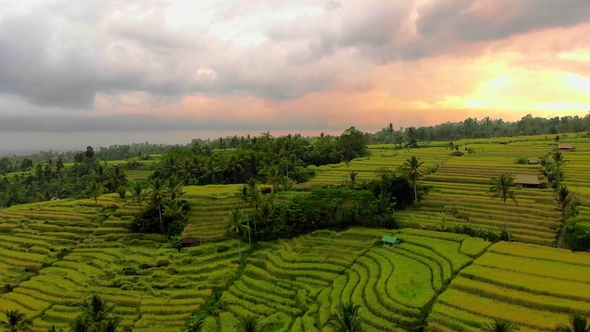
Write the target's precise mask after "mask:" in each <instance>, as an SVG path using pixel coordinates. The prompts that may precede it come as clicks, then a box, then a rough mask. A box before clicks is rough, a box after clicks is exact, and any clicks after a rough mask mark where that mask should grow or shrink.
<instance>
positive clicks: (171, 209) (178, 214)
mask: <svg viewBox="0 0 590 332" xmlns="http://www.w3.org/2000/svg"><path fill="white" fill-rule="evenodd" d="M162 215H163V216H164V217H170V218H172V219H173V220H180V219H183V218H184V211H183V210H182V204H180V202H178V201H177V200H174V199H170V200H168V201H167V202H166V203H165V204H164V212H163V213H162Z"/></svg>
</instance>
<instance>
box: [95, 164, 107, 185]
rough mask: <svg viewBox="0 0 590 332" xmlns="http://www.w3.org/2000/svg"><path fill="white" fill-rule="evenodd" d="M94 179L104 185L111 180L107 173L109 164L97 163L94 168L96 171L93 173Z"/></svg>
mask: <svg viewBox="0 0 590 332" xmlns="http://www.w3.org/2000/svg"><path fill="white" fill-rule="evenodd" d="M92 177H93V179H94V181H96V182H98V183H101V184H102V183H104V182H106V181H107V180H108V179H109V173H108V172H107V162H106V161H105V162H104V163H102V164H101V163H99V162H96V165H95V166H94V171H93V172H92Z"/></svg>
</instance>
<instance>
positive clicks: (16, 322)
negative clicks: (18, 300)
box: [0, 310, 33, 332]
mask: <svg viewBox="0 0 590 332" xmlns="http://www.w3.org/2000/svg"><path fill="white" fill-rule="evenodd" d="M32 325H33V322H32V321H31V320H30V319H28V318H27V317H26V316H25V314H23V313H22V312H20V311H18V310H8V311H7V312H6V320H5V321H0V326H2V327H3V328H5V329H6V330H7V331H8V332H28V331H31V327H32Z"/></svg>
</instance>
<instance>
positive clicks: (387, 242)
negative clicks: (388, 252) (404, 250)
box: [381, 235, 399, 248]
mask: <svg viewBox="0 0 590 332" xmlns="http://www.w3.org/2000/svg"><path fill="white" fill-rule="evenodd" d="M381 241H383V246H384V247H394V248H395V247H397V246H399V239H398V238H396V237H393V236H389V235H385V236H383V238H382V239H381Z"/></svg>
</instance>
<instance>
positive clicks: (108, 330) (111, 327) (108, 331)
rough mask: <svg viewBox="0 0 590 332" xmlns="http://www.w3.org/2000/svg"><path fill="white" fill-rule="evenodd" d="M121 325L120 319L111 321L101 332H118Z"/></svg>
mask: <svg viewBox="0 0 590 332" xmlns="http://www.w3.org/2000/svg"><path fill="white" fill-rule="evenodd" d="M120 323H121V321H120V320H119V319H118V318H115V319H109V320H108V321H107V322H106V323H105V324H104V327H103V329H102V330H101V332H116V331H117V327H119V324H120Z"/></svg>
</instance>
